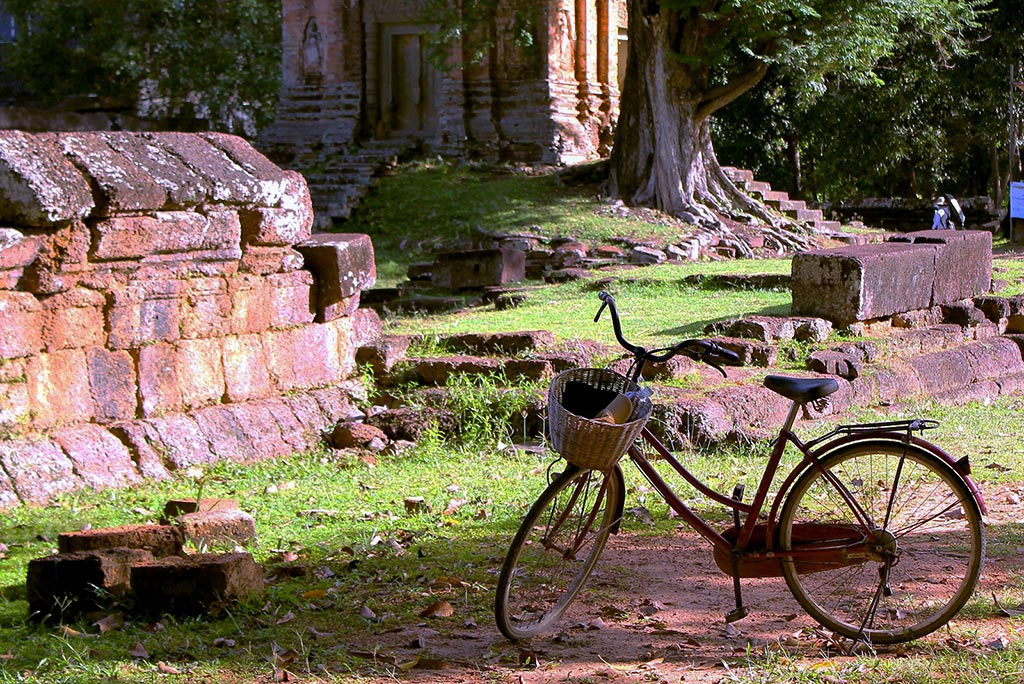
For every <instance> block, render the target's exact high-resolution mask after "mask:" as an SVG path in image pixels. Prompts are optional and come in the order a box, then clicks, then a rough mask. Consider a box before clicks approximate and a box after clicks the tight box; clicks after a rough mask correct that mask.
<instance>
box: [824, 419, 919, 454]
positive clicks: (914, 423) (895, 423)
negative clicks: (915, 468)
mask: <svg viewBox="0 0 1024 684" xmlns="http://www.w3.org/2000/svg"><path fill="white" fill-rule="evenodd" d="M937 427H939V421H937V420H932V419H931V418H912V419H910V420H886V421H882V422H880V423H853V424H851V425H839V426H837V427H836V428H835V429H834V430H832V431H831V432H829V433H828V434H824V435H821V436H820V437H818V438H816V439H814V440H812V441H810V442H808V443H807V445H806V446H807V447H808V448H811V447H814V446H815V445H817V444H821V443H822V442H824V441H826V440H829V439H831V438H833V437H835V436H836V435H860V434H867V433H870V432H899V433H904V434H905V435H906V437H907V439H910V437H911V435H913V434H914V433H915V432H916V433H923V432H925V431H926V430H934V429H935V428H937Z"/></svg>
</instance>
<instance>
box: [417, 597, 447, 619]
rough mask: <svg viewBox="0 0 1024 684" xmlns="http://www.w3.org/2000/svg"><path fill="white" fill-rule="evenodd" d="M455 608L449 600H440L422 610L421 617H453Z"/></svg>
mask: <svg viewBox="0 0 1024 684" xmlns="http://www.w3.org/2000/svg"><path fill="white" fill-rule="evenodd" d="M454 614H455V608H453V607H452V604H450V603H448V602H447V601H438V602H437V603H434V604H432V605H430V606H428V607H427V608H425V609H423V610H422V611H421V612H420V617H451V616H452V615H454Z"/></svg>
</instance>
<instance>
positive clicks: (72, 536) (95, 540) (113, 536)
mask: <svg viewBox="0 0 1024 684" xmlns="http://www.w3.org/2000/svg"><path fill="white" fill-rule="evenodd" d="M183 542H184V535H183V534H182V532H181V530H179V529H178V528H176V527H174V526H172V525H121V526H119V527H106V528H103V529H98V530H83V531H81V532H64V533H62V534H61V535H60V536H59V537H57V549H58V550H59V551H60V552H61V553H73V552H75V551H96V550H106V549H114V548H129V549H145V550H146V551H149V552H150V553H151V554H153V556H154V557H155V558H163V557H165V556H177V555H179V554H180V553H181V549H182V543H183Z"/></svg>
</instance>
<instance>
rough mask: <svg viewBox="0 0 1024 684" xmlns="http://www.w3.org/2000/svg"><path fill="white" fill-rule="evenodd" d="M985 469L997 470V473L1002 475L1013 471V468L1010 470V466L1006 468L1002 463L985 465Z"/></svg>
mask: <svg viewBox="0 0 1024 684" xmlns="http://www.w3.org/2000/svg"><path fill="white" fill-rule="evenodd" d="M985 467H986V468H988V469H989V470H995V471H996V472H1000V473H1008V472H1010V471H1011V470H1013V468H1010V467H1009V466H1004V465H1003V464H1002V463H995V462H993V463H988V464H986V465H985Z"/></svg>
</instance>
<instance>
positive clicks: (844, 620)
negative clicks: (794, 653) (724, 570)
mask: <svg viewBox="0 0 1024 684" xmlns="http://www.w3.org/2000/svg"><path fill="white" fill-rule="evenodd" d="M820 465H821V467H820V468H815V469H811V470H808V471H807V472H806V473H805V474H804V475H802V476H801V477H800V478H799V479H798V481H797V482H796V483H795V484H794V486H793V488H792V491H791V492H790V494H789V496H788V497H787V500H786V503H785V505H784V506H783V508H782V512H781V514H780V516H779V529H780V532H779V534H780V545H781V546H782V548H784V549H785V548H791V546H792V544H793V541H794V536H793V534H794V532H793V530H794V526H797V529H799V526H802V525H812V526H813V525H814V524H825V525H851V524H853V525H859V524H860V519H859V516H858V515H856V514H855V513H854V512H853V511H854V508H853V507H851V506H845V505H843V502H845V501H846V497H847V496H852V497H854V498H855V499H856V501H857V504H858V506H859V507H860V509H861V510H863V511H864V513H865V514H866V515H867V516H869V517H870V518H871V519H873V520H875V521H877V522H884V526H882V527H877V528H876V529H874V530H871V531H870V532H869V534H868V537H867V539H866V540H865V541H866V544H867V547H868V549H869V552H868V554H867V555H866V556H865V555H857V554H854V555H850V556H848V557H847V561H846V562H845V564H843V563H837V564H835V565H831V566H830V565H826V564H825V563H821V562H816V561H815V560H814V559H813V558H811V559H808V560H807V561H806V562H805V563H801V562H800V561H796V560H790V561H787V562H786V563H784V566H783V571H784V574H785V576H786V581H787V583H788V584H789V586H790V588H791V589H792V590H793V594H794V596H795V597H796V598H797V600H798V601H799V602H800V604H801V605H802V606H803V607H804V608H805V609H806V610H807V611H808V612H809V613H810V614H811V615H812V616H814V617H815V619H817V620H818V621H819V622H821V623H822V624H823V625H825V626H827V627H829V628H830V629H833V630H834V631H836V632H839V633H840V634H843V635H844V636H847V637H849V638H852V639H858V638H861V639H864V640H867V641H870V642H872V643H893V642H898V641H906V640H909V639H914V638H917V637H919V636H922V635H924V634H927V633H928V632H931V631H934V630H935V629H938V628H939V627H941V626H942V625H943V624H945V623H946V622H947V621H948V620H949V619H950V618H951V617H952V616H953V615H955V614H956V612H957V611H958V610H959V609H960V607H961V606H962V605H963V604H964V602H966V600H967V599H968V598H969V597H970V595H971V593H972V591H973V589H974V586H975V584H976V583H977V579H978V575H979V573H980V568H981V563H982V558H983V555H984V532H983V530H982V526H981V517H980V512H979V511H978V509H977V506H976V504H975V503H974V501H973V499H971V498H970V493H969V492H968V491H967V488H966V486H965V485H964V484H963V482H962V481H961V480H960V478H959V476H958V475H956V473H955V472H953V470H952V468H950V467H949V466H948V465H947V464H945V463H944V462H942V461H939V460H938V459H937V458H936V457H934V456H932V455H931V454H928V453H927V452H923V451H921V450H920V449H917V448H915V447H913V446H908V445H902V444H899V443H892V444H889V443H872V444H868V445H863V446H862V445H858V444H856V443H855V444H852V445H849V446H847V447H845V448H843V449H841V450H839V451H838V452H836V453H833V454H830V455H829V456H827V457H825V458H823V459H822V460H821V464H820ZM835 482H838V483H839V484H840V485H842V487H843V488H844V494H845V496H842V495H840V494H839V492H837V491H836V486H834V484H833V483H835ZM812 550H813V548H812Z"/></svg>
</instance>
